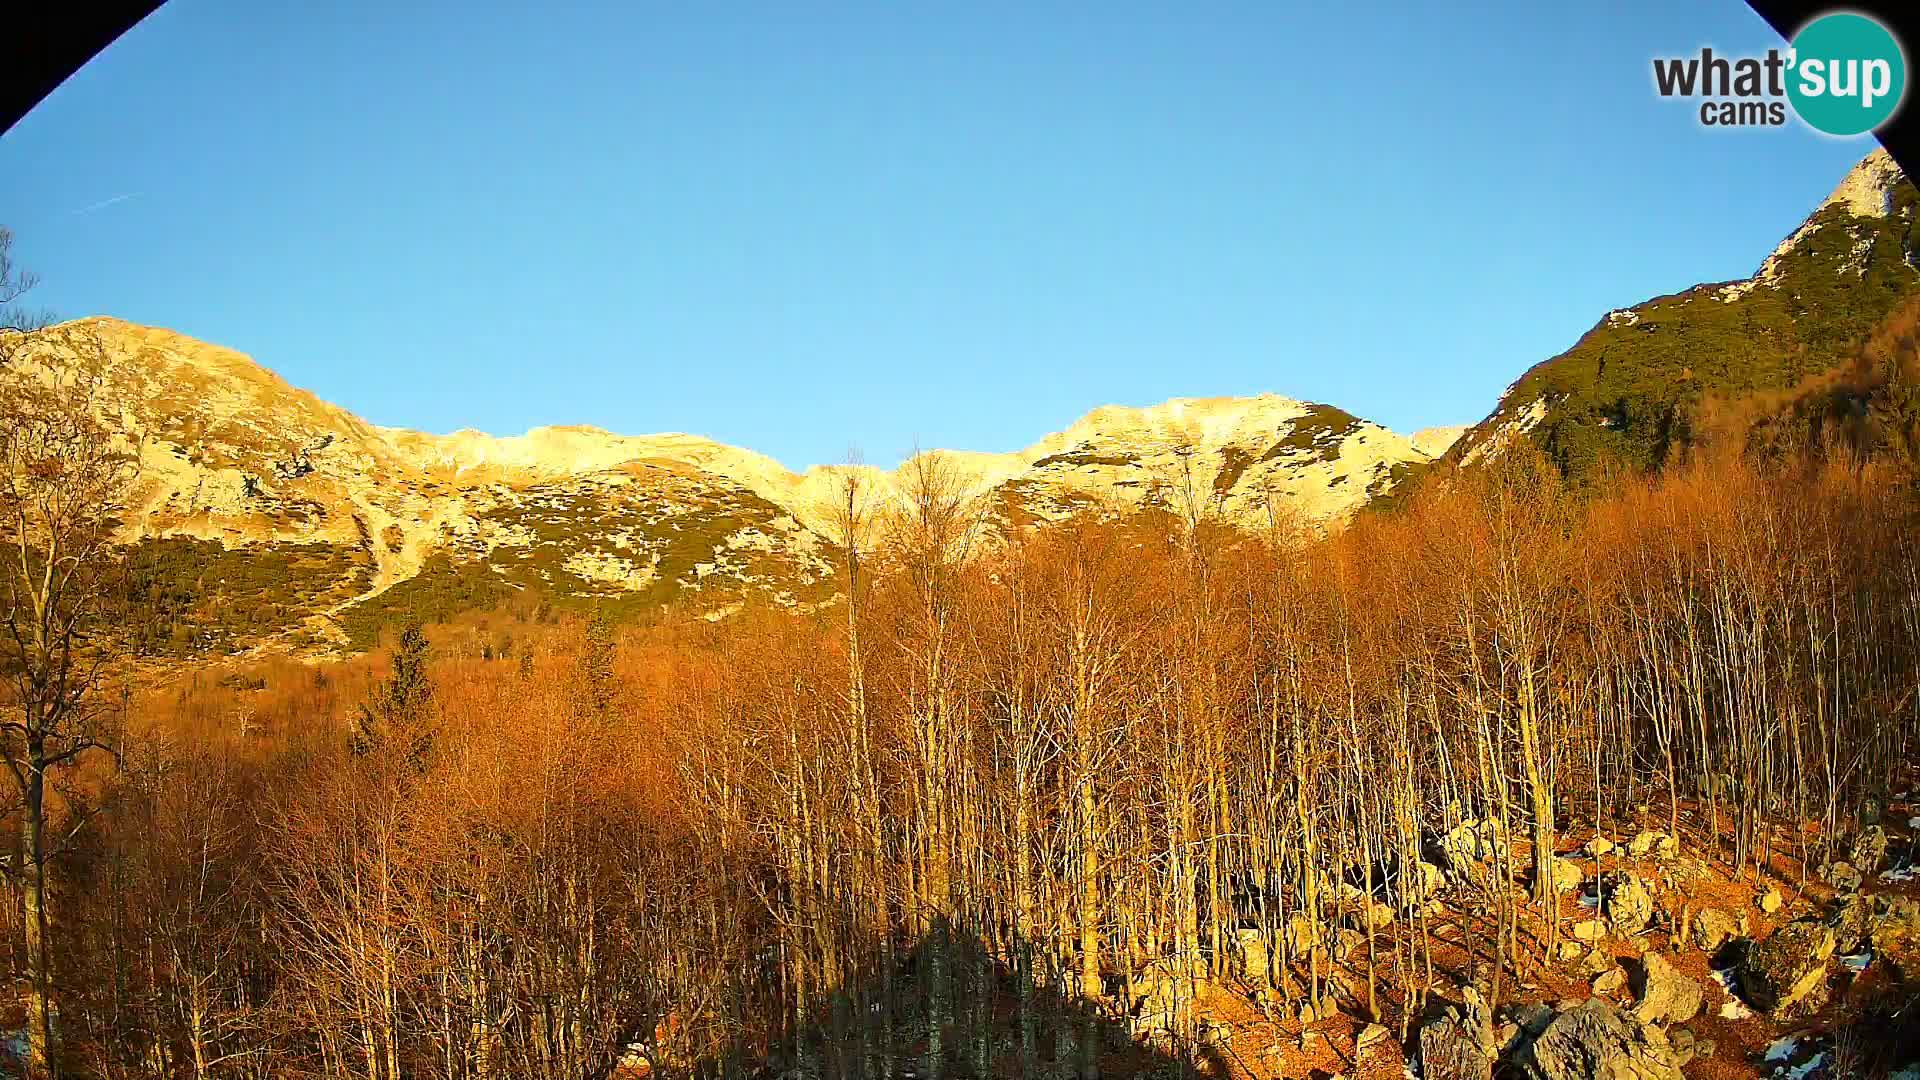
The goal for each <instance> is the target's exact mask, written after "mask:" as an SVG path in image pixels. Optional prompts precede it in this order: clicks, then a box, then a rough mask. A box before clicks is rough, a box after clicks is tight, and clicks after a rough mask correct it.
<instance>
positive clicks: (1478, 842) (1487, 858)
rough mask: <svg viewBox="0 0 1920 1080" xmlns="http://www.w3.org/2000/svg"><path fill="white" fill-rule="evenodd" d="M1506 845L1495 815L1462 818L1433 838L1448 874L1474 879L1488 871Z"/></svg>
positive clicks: (1459, 878) (1504, 836)
mask: <svg viewBox="0 0 1920 1080" xmlns="http://www.w3.org/2000/svg"><path fill="white" fill-rule="evenodd" d="M1506 845H1507V833H1506V829H1504V828H1503V827H1502V826H1501V824H1500V820H1499V819H1498V818H1484V819H1481V820H1478V821H1463V822H1461V823H1460V824H1458V825H1455V826H1454V827H1453V828H1451V829H1448V830H1447V831H1446V832H1444V833H1442V834H1440V836H1439V838H1438V839H1436V840H1435V841H1434V845H1433V846H1434V848H1435V849H1436V851H1437V852H1438V854H1439V858H1440V862H1441V864H1442V866H1443V867H1444V868H1445V869H1446V872H1447V874H1448V875H1449V876H1451V877H1453V878H1455V879H1457V880H1467V881H1475V880H1480V879H1483V878H1485V877H1486V876H1487V875H1488V874H1489V873H1491V872H1492V868H1493V863H1494V860H1495V859H1496V858H1497V857H1498V855H1499V853H1500V852H1501V850H1502V849H1503V848H1505V847H1506Z"/></svg>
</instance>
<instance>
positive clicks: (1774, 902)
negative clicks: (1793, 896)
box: [1754, 885, 1787, 915]
mask: <svg viewBox="0 0 1920 1080" xmlns="http://www.w3.org/2000/svg"><path fill="white" fill-rule="evenodd" d="M1754 903H1756V904H1759V905H1760V910H1761V911H1764V912H1766V913H1767V914H1769V915H1775V914H1778V913H1779V911H1780V909H1781V908H1783V907H1786V906H1787V898H1786V897H1785V896H1782V895H1780V886H1778V885H1773V886H1769V887H1768V888H1767V891H1766V892H1763V893H1761V894H1760V897H1759V899H1757V900H1755V901H1754Z"/></svg>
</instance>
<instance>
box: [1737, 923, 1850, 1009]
mask: <svg viewBox="0 0 1920 1080" xmlns="http://www.w3.org/2000/svg"><path fill="white" fill-rule="evenodd" d="M1834 947H1835V937H1834V933H1833V929H1832V928H1831V927H1829V926H1826V925H1825V924H1823V923H1821V922H1819V921H1818V920H1815V919H1797V920H1795V921H1793V922H1790V923H1788V924H1787V925H1785V926H1783V927H1781V928H1780V929H1778V930H1776V931H1774V932H1773V934H1772V935H1771V936H1770V937H1768V938H1767V939H1766V940H1765V941H1761V942H1758V943H1756V944H1755V945H1754V946H1753V948H1751V949H1749V950H1747V958H1746V962H1745V963H1744V964H1743V965H1741V968H1740V976H1739V979H1740V994H1741V996H1742V997H1744V998H1746V1000H1747V1004H1749V1005H1752V1006H1753V1007H1754V1008H1755V1009H1758V1010H1759V1011H1761V1012H1764V1013H1772V1014H1774V1015H1776V1016H1791V1015H1795V1014H1797V1013H1799V1012H1803V1011H1811V1009H1813V1008H1815V1007H1818V1005H1819V1003H1820V1001H1821V1000H1822V999H1823V998H1824V997H1825V992H1826V986H1827V973H1828V969H1829V967H1830V966H1831V961H1832V958H1833V952H1834Z"/></svg>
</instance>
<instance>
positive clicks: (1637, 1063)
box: [1515, 998, 1682, 1080]
mask: <svg viewBox="0 0 1920 1080" xmlns="http://www.w3.org/2000/svg"><path fill="white" fill-rule="evenodd" d="M1515 1064H1516V1065H1517V1066H1518V1067H1519V1070H1520V1075H1521V1076H1523V1077H1525V1078H1526V1080H1682V1077H1681V1073H1680V1066H1679V1064H1678V1063H1677V1062H1676V1061H1675V1060H1674V1057H1673V1054H1672V1052H1671V1050H1670V1049H1669V1048H1668V1046H1667V1039H1666V1036H1665V1035H1663V1034H1662V1033H1661V1032H1660V1030H1659V1029H1658V1028H1655V1027H1651V1026H1648V1025H1646V1024H1642V1023H1640V1022H1638V1021H1636V1020H1635V1019H1633V1018H1632V1017H1631V1016H1628V1015H1627V1014H1625V1013H1622V1012H1621V1011H1620V1010H1619V1009H1616V1008H1614V1007H1613V1005H1611V1004H1609V1003H1608V1002H1606V1001H1602V1000H1600V999H1599V998H1593V999H1591V1000H1589V1001H1586V1002H1584V1003H1582V1004H1580V1005H1577V1006H1575V1007H1574V1008H1571V1009H1568V1010H1567V1011H1565V1012H1563V1013H1561V1014H1560V1015H1558V1016H1556V1017H1554V1018H1553V1022H1552V1023H1550V1024H1548V1025H1547V1027H1546V1030H1544V1031H1542V1032H1541V1033H1540V1034H1539V1035H1538V1036H1537V1037H1536V1038H1535V1039H1534V1040H1533V1041H1532V1042H1531V1043H1529V1044H1527V1045H1526V1046H1525V1047H1524V1048H1522V1049H1521V1051H1520V1052H1519V1054H1518V1055H1516V1060H1515Z"/></svg>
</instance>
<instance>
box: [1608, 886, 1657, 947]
mask: <svg viewBox="0 0 1920 1080" xmlns="http://www.w3.org/2000/svg"><path fill="white" fill-rule="evenodd" d="M1601 896H1602V900H1601V904H1600V910H1601V912H1602V913H1603V914H1605V915H1606V917H1607V922H1608V923H1609V924H1610V925H1611V926H1612V927H1613V929H1614V931H1615V932H1616V933H1619V934H1637V933H1639V932H1640V931H1642V930H1645V929H1646V928H1647V924H1648V923H1650V922H1652V921H1653V894H1652V893H1650V892H1648V891H1647V886H1646V883H1645V882H1642V881H1641V880H1640V879H1639V878H1637V877H1634V876H1633V875H1632V874H1620V875H1618V876H1613V877H1612V878H1611V880H1609V881H1607V882H1604V883H1603V886H1602V892H1601Z"/></svg>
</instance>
